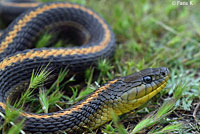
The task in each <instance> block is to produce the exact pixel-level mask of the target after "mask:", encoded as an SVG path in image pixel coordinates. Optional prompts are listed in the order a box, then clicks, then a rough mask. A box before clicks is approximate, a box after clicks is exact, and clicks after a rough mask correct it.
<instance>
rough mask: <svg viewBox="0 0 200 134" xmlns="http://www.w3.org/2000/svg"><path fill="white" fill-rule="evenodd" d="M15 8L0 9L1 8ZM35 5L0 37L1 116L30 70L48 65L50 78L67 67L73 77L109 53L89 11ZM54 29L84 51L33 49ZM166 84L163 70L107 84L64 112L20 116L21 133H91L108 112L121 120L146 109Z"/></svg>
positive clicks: (108, 34) (104, 31)
mask: <svg viewBox="0 0 200 134" xmlns="http://www.w3.org/2000/svg"><path fill="white" fill-rule="evenodd" d="M19 5H20V4H18V5H17V4H13V5H12V3H6V2H5V1H3V2H1V3H0V7H6V6H14V7H15V6H19ZM22 5H23V4H22ZM22 5H21V6H22ZM36 5H37V7H33V8H32V9H31V10H28V11H26V12H25V13H23V14H22V15H20V16H19V17H18V18H17V19H16V20H15V21H13V22H12V23H11V24H10V25H9V27H8V28H7V29H6V31H4V32H3V34H2V36H0V58H1V60H0V111H1V112H2V113H5V108H6V100H7V98H8V96H9V95H10V93H11V91H12V90H13V89H15V88H16V87H17V86H19V85H20V84H21V83H22V82H23V81H26V80H28V79H30V77H31V75H32V71H33V70H36V69H38V68H40V67H41V66H46V65H48V68H53V69H54V72H57V71H58V70H60V69H61V68H65V67H66V66H67V67H68V69H70V70H71V71H74V72H77V71H82V70H84V69H86V68H87V67H89V66H90V65H91V64H95V63H96V62H97V60H98V59H100V58H109V57H111V56H112V55H113V52H114V48H115V38H114V34H113V32H112V30H111V28H110V27H109V25H108V24H107V23H106V22H105V21H104V19H103V18H102V17H100V16H99V15H97V14H96V13H95V12H93V11H92V10H90V9H88V8H86V7H83V6H81V5H78V4H72V3H62V2H56V3H46V4H38V3H37V4H36ZM24 8H25V6H24ZM2 9H3V8H2ZM0 11H1V10H0ZM55 26H56V27H57V26H67V27H70V29H73V30H71V31H72V32H75V34H76V35H78V36H77V39H76V40H78V42H80V44H83V46H80V47H73V48H33V47H34V43H35V41H36V39H37V37H38V36H40V34H41V33H42V32H43V31H44V30H45V29H47V28H48V29H49V28H50V29H51V28H53V27H55ZM74 29H75V30H74ZM69 31H70V30H69ZM69 31H68V32H69ZM71 31H70V32H71ZM77 31H78V32H77ZM69 35H70V34H69ZM168 78H169V71H168V69H167V68H165V67H162V68H153V69H151V68H150V69H146V70H143V71H141V72H138V73H135V74H133V75H130V76H127V77H120V78H116V79H114V80H112V81H109V82H108V83H106V84H105V85H104V86H102V87H100V88H99V89H97V90H96V91H95V92H93V93H92V94H90V95H89V96H88V97H86V98H85V99H84V100H82V101H80V102H78V103H77V104H76V105H74V106H72V107H70V108H68V109H65V110H62V111H58V112H54V113H48V114H34V113H26V112H21V113H20V117H19V118H20V119H25V122H24V128H23V130H24V131H26V132H30V133H39V132H41V133H46V132H53V133H55V132H58V131H60V130H62V131H65V132H67V133H81V132H83V131H85V130H87V129H88V128H89V129H92V130H93V129H95V128H97V127H99V126H101V125H102V124H104V123H106V122H108V121H109V120H111V115H110V111H114V112H115V113H116V114H117V115H121V114H123V113H126V112H129V111H130V110H133V109H135V108H137V107H138V106H140V105H141V104H143V103H145V102H146V101H147V100H149V99H150V98H152V97H153V96H154V95H156V94H157V93H158V92H159V91H160V90H161V89H162V88H164V87H165V85H166V84H167V80H168Z"/></svg>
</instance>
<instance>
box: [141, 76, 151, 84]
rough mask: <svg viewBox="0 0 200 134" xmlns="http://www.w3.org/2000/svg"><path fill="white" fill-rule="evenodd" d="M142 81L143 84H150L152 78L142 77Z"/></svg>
mask: <svg viewBox="0 0 200 134" xmlns="http://www.w3.org/2000/svg"><path fill="white" fill-rule="evenodd" d="M143 80H144V82H145V83H151V82H152V77H151V76H144V77H143Z"/></svg>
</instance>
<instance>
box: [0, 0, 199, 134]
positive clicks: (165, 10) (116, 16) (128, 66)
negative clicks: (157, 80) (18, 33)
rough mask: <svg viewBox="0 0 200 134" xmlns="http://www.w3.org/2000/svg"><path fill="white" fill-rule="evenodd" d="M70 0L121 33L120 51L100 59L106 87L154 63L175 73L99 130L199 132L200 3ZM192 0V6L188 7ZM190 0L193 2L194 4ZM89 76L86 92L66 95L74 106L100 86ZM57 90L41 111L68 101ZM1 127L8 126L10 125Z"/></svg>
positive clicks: (156, 133) (43, 99) (44, 98)
mask: <svg viewBox="0 0 200 134" xmlns="http://www.w3.org/2000/svg"><path fill="white" fill-rule="evenodd" d="M43 1H44V2H47V1H50V0H43ZM51 1H55V0H51ZM63 1H64V0H63ZM66 1H67V0H66ZM69 1H70V2H75V3H79V4H82V5H85V6H87V7H90V8H92V9H93V10H95V11H96V12H98V13H99V14H100V15H101V16H103V17H104V18H105V20H106V21H107V22H108V23H109V24H110V26H111V27H112V29H113V31H114V33H115V35H116V40H117V49H116V52H115V55H114V58H113V60H111V61H107V60H103V61H100V62H99V64H98V69H100V74H99V76H98V79H97V80H96V83H98V84H99V85H101V84H102V83H105V82H106V81H108V80H111V79H113V78H114V77H118V76H126V75H128V74H131V73H133V72H136V71H139V70H141V69H144V68H148V67H160V66H165V67H168V68H169V69H170V71H171V78H170V80H169V83H168V85H167V87H166V88H165V89H164V90H162V91H161V93H160V94H158V95H156V96H155V97H154V98H153V99H151V100H150V101H149V102H147V103H146V104H145V105H143V106H141V107H140V108H138V109H137V110H134V111H132V112H130V113H128V114H125V115H123V116H121V117H116V116H115V115H113V121H111V122H110V123H107V124H106V125H104V126H102V127H101V128H99V129H98V130H97V132H102V133H109V134H114V133H120V134H125V133H132V134H134V133H148V134H151V133H153V134H161V133H162V134H165V133H166V134H167V133H179V134H181V133H182V134H192V133H193V134H199V133H200V43H199V42H200V14H199V10H200V1H198V0H180V1H179V0H162V1H155V0H137V1H136V0H123V1H122V0H69ZM183 2H184V3H183ZM187 2H188V4H189V5H182V4H186V3H187ZM190 2H192V4H193V5H190ZM47 40H48V35H44V37H43V38H42V39H41V40H40V41H39V42H38V44H45V42H46V41H47ZM41 42H42V43H41ZM92 70H93V69H92ZM65 74H66V73H64V74H62V75H61V76H63V75H65ZM45 76H48V73H46V72H43V74H35V75H34V77H33V78H36V79H42V78H45ZM86 76H87V78H88V79H87V81H86V84H87V87H86V89H85V91H83V92H81V93H80V94H79V95H78V94H77V93H78V92H77V89H79V88H80V87H73V88H71V90H72V91H73V96H72V97H67V96H64V97H65V99H67V100H69V102H68V104H69V105H71V104H73V103H75V102H77V101H79V100H80V99H82V98H83V97H84V96H86V95H87V94H88V93H90V92H91V91H93V90H95V89H96V87H97V86H96V84H94V83H93V82H92V80H91V79H92V78H93V73H91V72H90V71H87V72H86ZM60 79H61V78H60ZM71 80H72V79H71ZM69 81H70V80H69ZM37 84H38V83H37ZM37 84H36V85H37ZM57 89H59V88H56V90H55V92H53V93H51V94H50V95H49V92H48V93H47V91H48V90H47V91H46V90H45V91H44V92H43V90H41V92H40V95H39V98H40V101H39V103H40V104H41V106H40V110H39V111H36V112H38V113H40V112H49V107H50V106H51V107H52V106H53V105H56V106H57V105H62V103H63V102H62V99H63V97H62V95H63V94H62V92H61V91H58V90H57ZM28 96H29V95H28ZM47 96H48V97H47ZM25 98H26V97H25ZM27 98H29V97H27ZM27 98H26V99H27ZM23 101H24V100H22V102H21V103H23ZM29 101H35V100H34V99H31V100H29ZM12 117H13V116H12V114H11V115H9V112H8V114H7V115H6V117H5V118H7V119H8V120H7V123H8V122H11V121H12V119H11V118H12ZM20 127H21V124H17V127H15V125H14V126H13V127H12V128H11V129H10V130H9V131H8V133H13V132H15V133H16V132H17V131H20V130H19V128H20ZM1 129H2V130H3V129H5V124H4V125H2V127H1ZM21 133H23V132H22V131H21ZM93 133H96V132H93Z"/></svg>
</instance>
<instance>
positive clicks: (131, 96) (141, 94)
mask: <svg viewBox="0 0 200 134" xmlns="http://www.w3.org/2000/svg"><path fill="white" fill-rule="evenodd" d="M161 70H164V71H160V72H159V74H156V75H153V76H151V79H152V80H151V82H150V81H148V82H145V80H142V81H140V83H139V84H138V85H137V86H133V87H131V88H129V89H128V90H127V91H126V92H125V93H123V94H122V96H121V99H122V100H123V102H124V104H123V105H124V107H125V108H124V109H126V110H125V112H127V111H130V110H133V109H135V108H137V107H139V106H140V105H142V104H144V103H145V102H147V101H148V100H149V99H151V98H152V97H153V96H155V95H156V94H158V93H159V92H160V91H161V90H162V89H163V88H164V87H165V86H166V85H167V82H168V80H169V77H170V74H169V70H168V69H167V68H162V69H161ZM146 76H148V77H150V75H146ZM146 76H143V78H145V77H146ZM148 79H149V78H148ZM123 113H124V112H123Z"/></svg>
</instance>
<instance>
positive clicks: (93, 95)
mask: <svg viewBox="0 0 200 134" xmlns="http://www.w3.org/2000/svg"><path fill="white" fill-rule="evenodd" d="M117 81H118V80H117V79H115V80H112V81H110V82H109V83H108V84H106V85H105V86H102V87H100V88H99V89H98V90H96V91H95V92H94V93H93V94H92V95H91V96H90V97H89V98H87V99H86V100H85V101H84V102H83V103H81V104H80V105H77V106H75V107H72V108H71V109H69V110H66V111H63V112H62V113H54V114H53V115H48V114H45V115H40V114H33V113H32V114H31V113H21V115H22V116H25V117H28V118H31V117H33V118H51V117H54V118H57V117H60V116H64V115H67V114H71V113H72V112H73V111H77V110H80V109H81V108H82V107H83V106H84V105H86V104H87V103H88V102H90V101H92V100H93V99H94V98H97V97H98V94H99V93H100V92H102V91H103V90H106V89H107V88H109V87H110V85H111V84H114V83H115V82H117ZM0 106H1V107H2V108H3V109H6V104H4V103H2V102H0Z"/></svg>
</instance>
